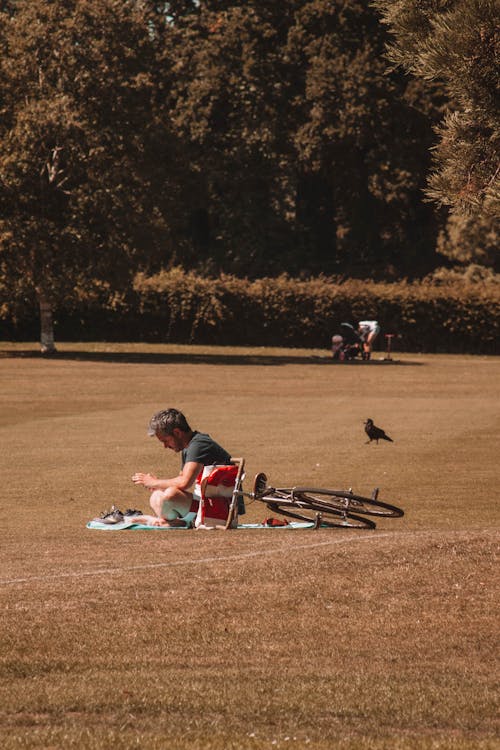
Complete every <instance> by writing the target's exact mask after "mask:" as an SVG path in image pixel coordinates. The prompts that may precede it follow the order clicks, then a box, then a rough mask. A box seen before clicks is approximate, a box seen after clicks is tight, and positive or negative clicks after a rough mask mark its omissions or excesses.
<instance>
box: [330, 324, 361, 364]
mask: <svg viewBox="0 0 500 750" xmlns="http://www.w3.org/2000/svg"><path fill="white" fill-rule="evenodd" d="M362 344H363V342H362V340H361V337H360V336H359V335H358V333H357V332H356V330H355V328H354V326H352V325H351V324H350V323H341V324H340V333H336V334H335V335H334V336H332V357H333V359H338V360H340V362H344V361H346V360H350V359H355V358H356V357H357V356H358V355H359V354H361V353H362V351H363V346H362Z"/></svg>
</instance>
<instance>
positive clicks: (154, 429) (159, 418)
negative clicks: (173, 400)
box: [148, 409, 191, 437]
mask: <svg viewBox="0 0 500 750" xmlns="http://www.w3.org/2000/svg"><path fill="white" fill-rule="evenodd" d="M176 428H177V429H179V430H182V432H191V427H190V426H189V425H188V423H187V420H186V417H185V416H184V414H182V412H180V411H178V410H177V409H164V410H163V411H158V412H156V414H153V416H152V417H151V419H150V420H149V427H148V435H150V436H151V437H153V436H154V435H172V434H173V432H174V430H175V429H176Z"/></svg>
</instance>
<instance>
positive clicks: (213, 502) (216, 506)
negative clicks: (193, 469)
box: [194, 466, 238, 529]
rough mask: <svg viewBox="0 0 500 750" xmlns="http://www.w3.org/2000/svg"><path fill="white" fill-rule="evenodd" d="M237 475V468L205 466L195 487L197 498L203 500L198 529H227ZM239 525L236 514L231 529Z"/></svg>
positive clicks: (197, 519)
mask: <svg viewBox="0 0 500 750" xmlns="http://www.w3.org/2000/svg"><path fill="white" fill-rule="evenodd" d="M237 475H238V467H237V466H205V467H204V469H203V471H202V472H200V474H199V475H198V478H197V480H196V485H195V497H196V496H198V497H200V498H201V499H200V504H199V506H198V513H197V515H196V519H195V522H194V525H195V528H196V529H215V528H217V527H222V528H225V526H226V523H227V518H228V515H229V508H230V506H231V498H232V497H233V492H234V488H235V483H236V477H237ZM237 525H238V518H237V512H236V514H235V517H234V519H233V521H232V523H231V528H233V527H236V526H237Z"/></svg>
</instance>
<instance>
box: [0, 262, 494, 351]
mask: <svg viewBox="0 0 500 750" xmlns="http://www.w3.org/2000/svg"><path fill="white" fill-rule="evenodd" d="M27 312H28V311H27V310H26V311H25V312H24V315H20V316H19V318H18V320H17V323H16V325H14V322H13V321H12V322H11V323H10V325H9V329H8V332H6V333H8V334H9V335H12V336H13V337H14V338H23V336H24V337H26V336H29V334H30V331H32V329H30V328H29V325H30V319H29V315H27ZM366 318H375V319H377V320H379V322H380V324H381V326H382V333H381V336H380V337H379V339H378V342H377V346H376V349H378V350H384V348H385V344H386V342H385V339H384V334H386V333H394V334H396V336H397V338H395V339H394V340H393V346H394V347H395V349H397V350H399V351H401V350H402V351H406V352H415V351H422V352H467V353H482V354H500V351H499V350H498V341H499V340H500V337H499V334H500V286H499V284H498V282H497V280H495V278H494V277H492V278H491V280H490V281H488V280H485V281H483V282H481V281H475V282H473V281H469V280H467V278H462V279H457V278H447V276H446V274H444V275H443V278H441V279H440V278H439V277H437V278H436V279H435V280H434V281H424V282H415V283H412V284H410V283H407V282H398V283H392V284H383V283H374V282H370V281H361V280H358V281H355V280H350V281H343V282H340V281H335V280H333V279H329V278H326V277H320V278H316V279H311V280H298V279H292V278H289V277H288V276H286V275H283V276H281V277H278V278H263V279H258V280H255V281H248V280H245V279H239V278H236V277H234V276H221V277H218V278H215V279H210V278H203V277H200V276H199V275H197V274H194V273H185V272H184V271H182V270H181V269H179V268H174V269H172V270H171V271H169V272H162V273H160V274H158V275H157V276H154V277H145V276H141V275H139V276H138V277H137V279H136V281H135V285H134V291H133V292H132V291H131V292H130V293H129V294H128V295H127V296H126V297H123V298H121V299H114V300H113V302H112V303H109V302H108V303H106V301H105V298H104V296H101V297H98V296H94V297H93V298H91V299H88V300H82V301H81V302H80V304H79V305H78V306H77V307H74V308H73V310H71V311H70V310H68V309H65V310H60V311H58V312H57V323H56V327H57V332H58V336H59V337H60V338H61V339H62V340H94V339H99V338H104V339H107V340H111V341H131V340H132V341H148V342H158V343H160V342H171V343H182V344H189V343H195V344H214V345H215V344H217V345H230V344H231V345H241V346H284V347H306V348H322V349H325V350H327V349H329V347H330V342H331V336H332V334H333V333H337V332H338V326H339V324H340V323H341V322H344V321H345V322H351V323H355V322H356V321H359V320H361V319H366ZM4 337H5V338H7V337H8V336H7V335H5V334H4Z"/></svg>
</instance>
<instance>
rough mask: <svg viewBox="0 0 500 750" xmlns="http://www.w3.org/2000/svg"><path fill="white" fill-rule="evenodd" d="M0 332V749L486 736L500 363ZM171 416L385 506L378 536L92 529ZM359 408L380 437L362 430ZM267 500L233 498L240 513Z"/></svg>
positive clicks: (460, 740)
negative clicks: (43, 341) (371, 439)
mask: <svg viewBox="0 0 500 750" xmlns="http://www.w3.org/2000/svg"><path fill="white" fill-rule="evenodd" d="M59 349H60V353H59V355H58V356H57V357H55V358H53V359H43V358H41V357H40V356H39V355H38V354H37V353H36V347H35V345H33V344H24V345H21V344H17V345H15V344H7V343H0V386H1V388H0V399H1V411H0V440H1V452H0V465H1V473H0V476H1V478H2V493H1V497H2V504H1V512H2V531H3V533H2V539H1V551H2V554H1V558H2V567H1V572H0V597H1V600H2V601H1V608H2V609H1V611H2V628H1V634H2V637H1V649H0V686H1V693H0V699H1V700H0V742H1V746H2V747H3V748H6V749H7V750H10V749H12V748H54V749H59V748H64V749H66V748H96V749H97V748H118V749H121V748H133V747H137V748H144V749H145V750H153V749H156V748H158V749H160V748H161V749H163V748H176V749H177V748H178V749H179V750H185V749H187V748H202V749H204V750H205V749H206V750H223V749H224V750H226V749H227V748H235V749H239V748H242V749H243V750H247V749H249V750H250V749H252V750H253V749H255V750H260V748H271V749H272V748H275V747H279V748H293V747H295V748H302V747H304V748H311V749H312V748H315V749H316V748H317V749H318V750H319V749H321V750H323V749H324V750H326V749H327V748H341V749H342V750H358V749H360V750H368V749H369V750H385V749H386V748H388V749H389V750H424V749H425V750H427V749H429V750H430V749H431V748H440V749H445V748H446V749H449V750H452V749H453V750H473V749H474V750H476V749H480V750H486V749H488V750H489V749H493V748H499V747H500V738H499V732H498V729H499V726H498V714H497V710H498V622H499V620H498V580H499V576H498V567H497V561H496V553H497V549H498V537H499V534H498V531H499V520H500V514H499V510H498V485H499V482H498V457H499V455H500V409H499V406H500V390H499V383H500V359H498V358H493V357H467V356H426V355H414V354H411V355H410V354H396V355H394V357H395V361H393V362H392V363H386V362H383V361H382V360H379V359H378V357H379V356H381V355H376V356H375V359H374V360H373V361H372V362H370V363H368V364H366V363H361V362H360V363H357V364H337V363H333V362H331V361H330V360H329V359H328V358H327V356H326V354H327V353H326V352H319V351H305V350H279V349H273V350H270V349H235V348H222V347H220V348H216V347H212V348H207V347H182V346H178V347H174V346H167V345H165V346H152V345H150V346H148V345H145V344H144V345H132V344H130V345H127V344H122V345H118V344H117V345H105V344H100V345H98V344H96V345H89V344H85V345H83V344H81V345H79V344H60V345H59ZM167 406H176V407H177V408H180V409H181V410H183V411H184V412H185V413H186V415H187V416H188V418H189V419H190V421H191V422H192V426H193V427H195V428H198V429H202V430H206V431H208V432H210V433H211V434H212V436H213V437H214V438H215V439H216V440H218V441H219V442H221V443H222V444H223V445H224V446H225V447H226V448H227V449H228V450H229V451H230V452H232V453H233V455H243V456H244V457H245V458H246V462H247V464H246V470H247V478H246V481H245V486H246V487H247V486H248V489H249V488H250V485H251V481H252V479H253V475H254V474H255V473H257V472H258V471H265V472H266V473H267V474H268V477H269V479H270V480H271V482H272V483H273V484H314V485H316V486H326V487H328V486H330V487H337V488H339V487H350V486H352V488H353V489H354V491H355V492H358V493H359V494H365V495H366V494H369V493H370V492H371V490H372V489H373V488H374V487H375V486H377V487H379V488H380V499H382V500H384V499H385V500H387V501H388V502H392V503H395V504H396V505H400V506H401V507H402V508H404V510H405V516H404V517H403V518H401V519H394V520H391V519H386V520H379V521H378V522H377V529H376V530H374V531H352V530H344V529H339V530H329V529H320V530H304V531H291V530H287V529H266V530H261V531H251V530H239V531H229V532H224V531H214V532H202V531H178V530H175V531H171V530H170V531H143V532H141V531H123V532H114V533H113V532H99V531H91V530H88V529H86V528H85V524H86V521H87V520H88V519H89V518H91V517H93V516H94V515H97V514H98V513H99V511H101V510H103V509H104V508H106V507H109V505H110V504H111V503H115V504H117V505H119V506H120V507H130V506H133V507H139V508H143V509H144V510H145V509H147V497H148V495H147V492H146V491H145V490H144V489H142V488H138V487H136V486H135V485H133V483H132V482H131V481H130V477H131V475H132V474H133V473H134V471H137V470H140V471H146V470H152V471H155V472H157V473H160V474H162V475H171V474H173V473H177V471H178V469H179V463H178V462H179V457H178V456H176V455H174V454H173V453H171V452H166V451H163V450H162V448H161V446H160V444H159V443H158V441H155V440H150V439H148V438H147V436H146V426H147V423H148V420H149V418H150V416H151V414H152V413H153V412H154V411H156V410H158V409H160V408H164V407H167ZM367 417H372V418H373V419H374V421H375V423H376V424H379V425H381V426H382V427H383V428H384V429H385V430H386V431H387V432H388V434H389V435H391V436H392V437H393V438H394V441H395V442H394V443H385V442H384V443H380V444H379V445H376V444H366V438H365V435H364V432H363V422H364V420H365V419H366V418H367ZM267 515H269V511H267V509H266V508H265V506H264V505H262V504H259V503H253V504H251V505H250V506H249V507H248V512H247V515H246V517H245V519H246V520H248V521H259V520H262V519H263V518H265V517H266V516H267Z"/></svg>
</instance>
